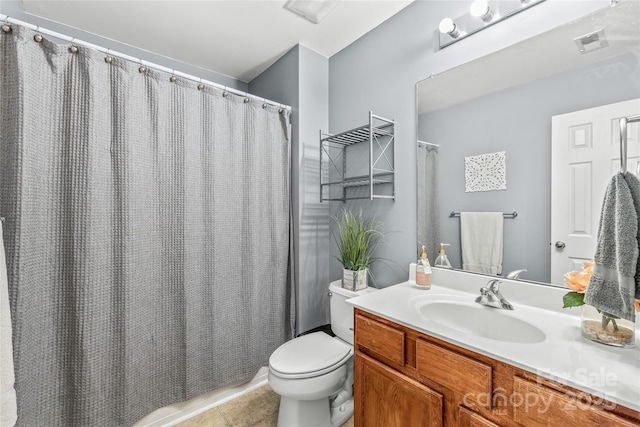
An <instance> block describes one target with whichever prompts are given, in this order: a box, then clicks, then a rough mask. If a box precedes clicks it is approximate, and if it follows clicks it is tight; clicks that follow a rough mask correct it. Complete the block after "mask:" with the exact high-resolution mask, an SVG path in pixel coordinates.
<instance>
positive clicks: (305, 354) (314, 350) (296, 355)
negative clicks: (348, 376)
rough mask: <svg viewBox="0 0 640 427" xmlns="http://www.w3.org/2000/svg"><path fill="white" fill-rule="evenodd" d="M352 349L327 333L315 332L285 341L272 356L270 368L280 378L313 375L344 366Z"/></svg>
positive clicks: (308, 376)
mask: <svg viewBox="0 0 640 427" xmlns="http://www.w3.org/2000/svg"><path fill="white" fill-rule="evenodd" d="M352 354H353V349H352V348H351V346H349V345H347V344H345V343H343V342H342V341H340V340H338V339H336V338H332V337H330V336H329V335H327V334H325V333H324V332H314V333H312V334H308V335H303V336H301V337H298V338H294V339H293V340H291V341H288V342H286V343H284V344H282V345H281V346H280V347H279V348H278V349H277V350H276V351H274V352H273V354H272V355H271V357H270V358H269V369H271V371H272V372H273V373H274V374H275V375H277V376H278V377H281V378H311V377H316V376H319V375H323V374H326V373H327V372H331V371H333V370H335V369H336V368H338V367H340V366H341V365H343V364H344V363H345V362H346V361H347V360H349V358H350V357H351V355H352Z"/></svg>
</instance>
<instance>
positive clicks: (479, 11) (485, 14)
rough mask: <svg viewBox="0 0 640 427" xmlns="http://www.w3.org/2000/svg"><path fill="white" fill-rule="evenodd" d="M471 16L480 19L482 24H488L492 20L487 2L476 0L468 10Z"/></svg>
mask: <svg viewBox="0 0 640 427" xmlns="http://www.w3.org/2000/svg"><path fill="white" fill-rule="evenodd" d="M469 12H470V13H471V16H475V17H476V18H480V19H482V20H483V21H484V22H489V21H491V19H492V18H493V13H491V8H490V7H489V5H488V4H487V0H476V1H474V2H473V3H472V4H471V9H470V10H469Z"/></svg>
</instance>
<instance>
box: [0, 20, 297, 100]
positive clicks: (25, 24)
mask: <svg viewBox="0 0 640 427" xmlns="http://www.w3.org/2000/svg"><path fill="white" fill-rule="evenodd" d="M0 21H2V23H3V29H2V30H3V31H4V25H6V24H15V25H20V26H22V27H26V28H29V29H31V30H34V31H36V32H38V33H40V34H45V35H48V36H51V37H55V38H58V39H61V40H64V41H68V42H71V43H72V44H76V45H80V46H84V47H88V48H90V49H95V50H97V51H99V52H103V53H106V54H107V55H110V56H117V57H118V58H122V59H126V60H128V61H132V62H135V63H138V64H140V65H144V66H145V67H149V68H153V69H156V70H158V71H163V72H165V73H169V74H171V75H173V76H179V77H182V78H184V79H187V80H191V81H194V82H198V83H201V84H204V85H207V86H213V87H216V88H218V89H222V90H224V91H226V92H231V93H233V94H236V95H239V96H244V97H246V98H251V99H255V100H257V101H261V102H264V103H266V104H269V105H273V106H276V107H280V108H285V109H287V110H289V111H291V106H289V105H284V104H281V103H279V102H275V101H271V100H269V99H266V98H261V97H259V96H256V95H252V94H250V93H248V92H243V91H240V90H237V89H233V88H230V87H227V86H224V85H221V84H219V83H215V82H212V81H209V80H205V79H202V78H200V77H196V76H194V75H191V74H187V73H183V72H181V71H177V70H175V69H172V68H168V67H165V66H162V65H160V64H156V63H153V62H149V61H145V60H143V59H142V58H136V57H134V56H130V55H127V54H124V53H121V52H117V51H115V50H111V49H108V48H106V47H102V46H98V45H95V44H93V43H89V42H86V41H83V40H80V39H77V38H75V37H71V36H67V35H65V34H62V33H58V32H56V31H52V30H47V29H45V28H42V27H40V26H38V25H33V24H29V23H28V22H24V21H20V20H19V19H15V18H11V17H10V16H7V15H4V14H2V13H0Z"/></svg>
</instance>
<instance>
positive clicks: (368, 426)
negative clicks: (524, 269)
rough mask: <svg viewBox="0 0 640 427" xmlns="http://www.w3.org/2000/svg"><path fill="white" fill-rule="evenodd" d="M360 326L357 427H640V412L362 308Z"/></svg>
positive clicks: (357, 339) (358, 317) (358, 312)
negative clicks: (439, 338)
mask: <svg viewBox="0 0 640 427" xmlns="http://www.w3.org/2000/svg"><path fill="white" fill-rule="evenodd" d="M354 324H355V341H354V347H355V381H354V400H355V401H354V404H355V414H354V415H355V417H354V418H355V426H356V427H396V426H397V427H405V426H410V427H418V426H428V427H435V426H444V427H448V426H460V427H498V426H505V427H511V426H525V427H542V426H544V427H556V426H567V427H569V426H579V427H592V426H593V427H596V426H619V427H631V426H640V413H638V412H635V411H633V410H630V409H628V408H624V407H620V406H615V405H612V404H611V403H610V402H606V401H600V400H597V399H596V398H595V397H593V396H588V395H586V394H585V393H583V392H579V391H577V390H575V389H572V388H570V387H567V386H563V385H561V384H558V383H555V382H553V381H550V380H547V379H544V378H539V377H537V376H536V375H535V374H532V373H530V372H527V371H523V370H521V369H519V368H516V367H514V366H511V365H508V364H506V363H503V362H499V361H497V360H495V359H492V358H490V357H487V356H484V355H481V354H478V353H475V352H472V351H470V350H467V349H464V348H461V347H458V346H455V345H452V344H450V343H447V342H445V341H442V340H438V339H436V338H433V337H430V336H428V335H426V334H422V333H419V332H417V331H415V330H413V329H411V328H407V327H404V326H402V325H398V324H396V323H393V322H390V321H388V320H386V319H383V318H380V317H378V316H375V315H372V314H370V313H367V312H365V311H363V310H360V309H358V308H356V309H355V322H354ZM521 396H523V397H524V396H528V397H529V399H531V400H529V402H526V403H525V402H524V401H519V399H520V397H521ZM581 399H582V400H581ZM586 401H590V404H586V403H585V402H586ZM548 402H550V403H548Z"/></svg>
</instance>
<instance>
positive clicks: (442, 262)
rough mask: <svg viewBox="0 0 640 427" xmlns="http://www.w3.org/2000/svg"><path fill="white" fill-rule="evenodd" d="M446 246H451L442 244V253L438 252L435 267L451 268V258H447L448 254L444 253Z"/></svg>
mask: <svg viewBox="0 0 640 427" xmlns="http://www.w3.org/2000/svg"><path fill="white" fill-rule="evenodd" d="M445 246H449V243H440V252H438V257H437V258H436V262H434V263H433V266H434V267H440V268H451V263H450V262H449V257H447V254H446V253H445V252H444V247H445Z"/></svg>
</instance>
